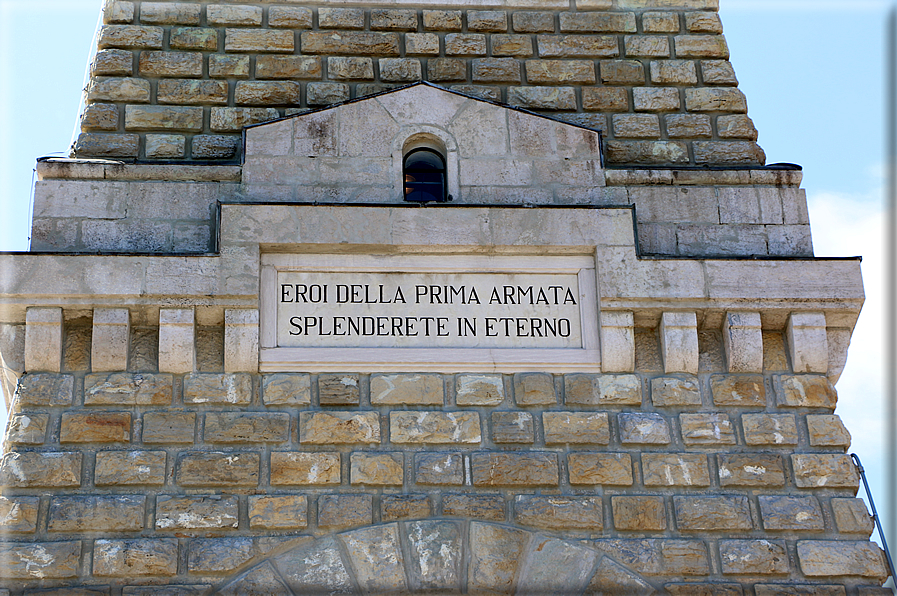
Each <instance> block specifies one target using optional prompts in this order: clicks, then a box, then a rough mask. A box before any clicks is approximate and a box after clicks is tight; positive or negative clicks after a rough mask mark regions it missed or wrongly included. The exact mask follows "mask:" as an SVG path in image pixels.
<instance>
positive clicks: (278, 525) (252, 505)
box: [249, 495, 308, 530]
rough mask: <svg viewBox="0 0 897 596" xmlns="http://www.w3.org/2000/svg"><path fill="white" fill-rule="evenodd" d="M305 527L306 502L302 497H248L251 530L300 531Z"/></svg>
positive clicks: (306, 519) (306, 523) (306, 521)
mask: <svg viewBox="0 0 897 596" xmlns="http://www.w3.org/2000/svg"><path fill="white" fill-rule="evenodd" d="M307 525H308V500H307V498H306V497H305V496H303V495H283V496H267V495H265V496H254V497H249V527H250V528H251V529H253V530H300V529H302V528H305V527H306V526H307Z"/></svg>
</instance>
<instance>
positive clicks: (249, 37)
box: [224, 29, 295, 53]
mask: <svg viewBox="0 0 897 596" xmlns="http://www.w3.org/2000/svg"><path fill="white" fill-rule="evenodd" d="M294 43H295V42H294V40H293V32H292V31H277V30H274V29H225V33H224V51H225V52H276V53H291V52H293V51H294Z"/></svg>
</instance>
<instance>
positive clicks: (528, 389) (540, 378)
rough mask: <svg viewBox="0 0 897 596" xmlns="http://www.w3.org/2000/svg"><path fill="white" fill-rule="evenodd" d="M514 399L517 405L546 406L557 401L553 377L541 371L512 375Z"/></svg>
mask: <svg viewBox="0 0 897 596" xmlns="http://www.w3.org/2000/svg"><path fill="white" fill-rule="evenodd" d="M514 401H515V402H516V403H517V405H518V406H548V405H554V404H556V403H557V396H556V394H555V389H554V379H553V378H552V376H551V375H546V374H542V373H525V374H519V375H514Z"/></svg>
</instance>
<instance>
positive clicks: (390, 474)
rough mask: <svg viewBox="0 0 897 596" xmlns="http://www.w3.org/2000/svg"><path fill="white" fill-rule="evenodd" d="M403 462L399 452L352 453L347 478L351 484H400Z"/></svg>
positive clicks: (402, 474)
mask: <svg viewBox="0 0 897 596" xmlns="http://www.w3.org/2000/svg"><path fill="white" fill-rule="evenodd" d="M404 463H405V458H404V455H403V454H401V453H353V454H352V457H351V460H350V470H349V478H350V481H351V483H352V484H364V485H368V486H402V483H403V481H404V476H405V474H404V467H405V466H404Z"/></svg>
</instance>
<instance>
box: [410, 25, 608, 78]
mask: <svg viewBox="0 0 897 596" xmlns="http://www.w3.org/2000/svg"><path fill="white" fill-rule="evenodd" d="M490 41H492V55H493V56H519V57H525V56H532V55H533V40H532V37H530V36H529V35H493V36H492V38H491V40H490ZM405 43H406V45H407V40H406V42H405ZM592 72H593V76H594V68H593V69H592Z"/></svg>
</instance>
